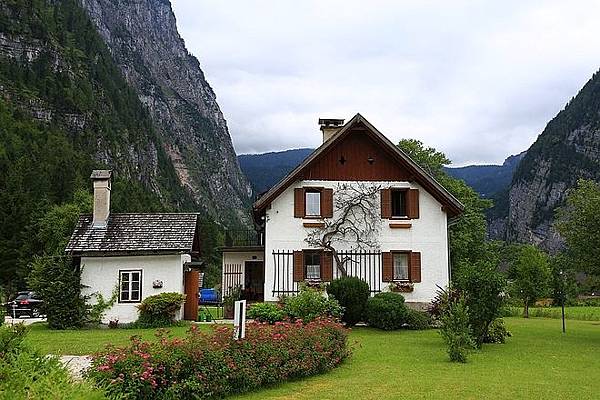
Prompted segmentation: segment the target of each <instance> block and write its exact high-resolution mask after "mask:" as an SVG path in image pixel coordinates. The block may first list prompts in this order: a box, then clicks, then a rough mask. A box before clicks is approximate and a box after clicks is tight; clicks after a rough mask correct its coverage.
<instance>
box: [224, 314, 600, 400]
mask: <svg viewBox="0 0 600 400" xmlns="http://www.w3.org/2000/svg"><path fill="white" fill-rule="evenodd" d="M507 324H508V327H509V328H510V329H511V330H512V332H513V334H514V336H513V337H512V338H510V339H509V341H508V342H507V343H506V344H504V345H487V346H485V347H484V349H483V350H482V351H481V352H478V353H474V354H473V355H472V356H471V358H470V361H469V363H468V364H464V365H462V364H453V363H450V362H448V361H447V358H446V355H445V353H444V347H443V345H442V341H441V339H440V338H439V335H438V334H437V332H436V331H421V332H410V331H397V332H392V333H383V332H379V331H375V330H371V329H365V328H361V329H355V330H354V331H353V333H352V336H351V337H352V339H353V340H355V341H356V342H357V344H356V347H355V350H354V355H353V356H352V358H351V359H350V360H349V361H347V362H346V363H344V364H343V365H342V366H341V367H339V368H337V369H335V370H334V371H332V372H330V373H329V374H326V375H322V376H316V377H313V378H310V379H306V380H303V381H298V382H292V383H285V384H282V385H280V386H278V387H275V388H272V389H268V390H262V391H260V392H256V393H250V394H247V395H242V396H237V397H234V399H315V398H320V399H348V398H353V399H377V400H380V399H482V398H486V399H597V398H598V396H599V393H600V380H599V379H598V377H599V376H600V323H598V322H583V321H569V322H568V324H567V330H568V331H567V335H566V336H563V335H562V334H561V325H560V321H557V320H552V319H533V320H524V319H518V318H507Z"/></svg>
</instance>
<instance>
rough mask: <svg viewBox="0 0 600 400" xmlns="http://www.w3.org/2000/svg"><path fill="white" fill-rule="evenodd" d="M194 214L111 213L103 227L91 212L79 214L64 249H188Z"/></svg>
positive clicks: (152, 251)
mask: <svg viewBox="0 0 600 400" xmlns="http://www.w3.org/2000/svg"><path fill="white" fill-rule="evenodd" d="M197 222H198V215H197V214H111V215H110V216H109V218H108V222H107V224H106V226H105V227H98V226H95V227H94V226H92V215H82V216H81V217H79V221H78V222H77V226H76V227H75V231H74V232H73V234H72V235H71V239H70V240H69V243H68V244H67V247H66V249H65V252H67V253H70V254H91V253H94V254H102V253H111V254H113V253H124V254H132V253H133V254H140V253H148V254H157V253H162V254H165V253H182V252H191V251H192V249H193V247H194V238H195V235H196V226H197Z"/></svg>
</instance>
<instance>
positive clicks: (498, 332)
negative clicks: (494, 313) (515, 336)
mask: <svg viewBox="0 0 600 400" xmlns="http://www.w3.org/2000/svg"><path fill="white" fill-rule="evenodd" d="M511 336H512V334H511V333H510V332H509V330H508V329H506V326H504V320H503V319H502V318H498V319H495V320H494V322H492V323H491V324H490V326H489V328H488V330H487V333H486V334H485V336H484V337H483V343H505V342H506V338H507V337H511Z"/></svg>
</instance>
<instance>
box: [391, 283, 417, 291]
mask: <svg viewBox="0 0 600 400" xmlns="http://www.w3.org/2000/svg"><path fill="white" fill-rule="evenodd" d="M413 290H415V285H414V284H413V283H412V282H392V283H390V291H391V292H396V293H410V292H412V291H413Z"/></svg>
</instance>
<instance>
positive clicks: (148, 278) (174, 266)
mask: <svg viewBox="0 0 600 400" xmlns="http://www.w3.org/2000/svg"><path fill="white" fill-rule="evenodd" d="M188 261H191V257H190V256H189V255H188V254H173V255H156V256H127V257H82V259H81V265H82V267H83V271H82V275H81V283H82V284H83V285H84V286H85V288H84V289H83V294H84V295H93V294H95V293H100V294H102V296H103V297H104V299H105V300H108V299H110V298H111V296H112V293H113V290H114V289H115V287H117V285H118V283H119V270H131V269H140V270H142V285H141V286H142V296H141V297H142V300H143V299H145V298H146V297H148V296H152V295H155V294H159V293H162V292H177V293H184V277H183V268H184V267H183V264H184V263H185V262H188ZM157 279H158V280H162V281H163V287H162V288H160V289H154V288H153V287H152V282H153V281H154V280H157ZM95 301H96V300H95V296H92V298H91V299H90V302H91V303H94V302H95ZM138 304H139V303H119V302H118V300H117V301H116V302H115V304H114V305H113V306H112V307H111V308H110V309H109V310H107V311H106V313H105V314H104V317H103V320H102V322H103V323H108V321H111V320H119V322H120V323H127V322H133V321H135V320H136V319H137V317H138V310H137V308H136V306H137V305H138ZM182 316H183V307H182V308H181V310H180V311H179V312H178V314H177V319H181V318H182Z"/></svg>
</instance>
